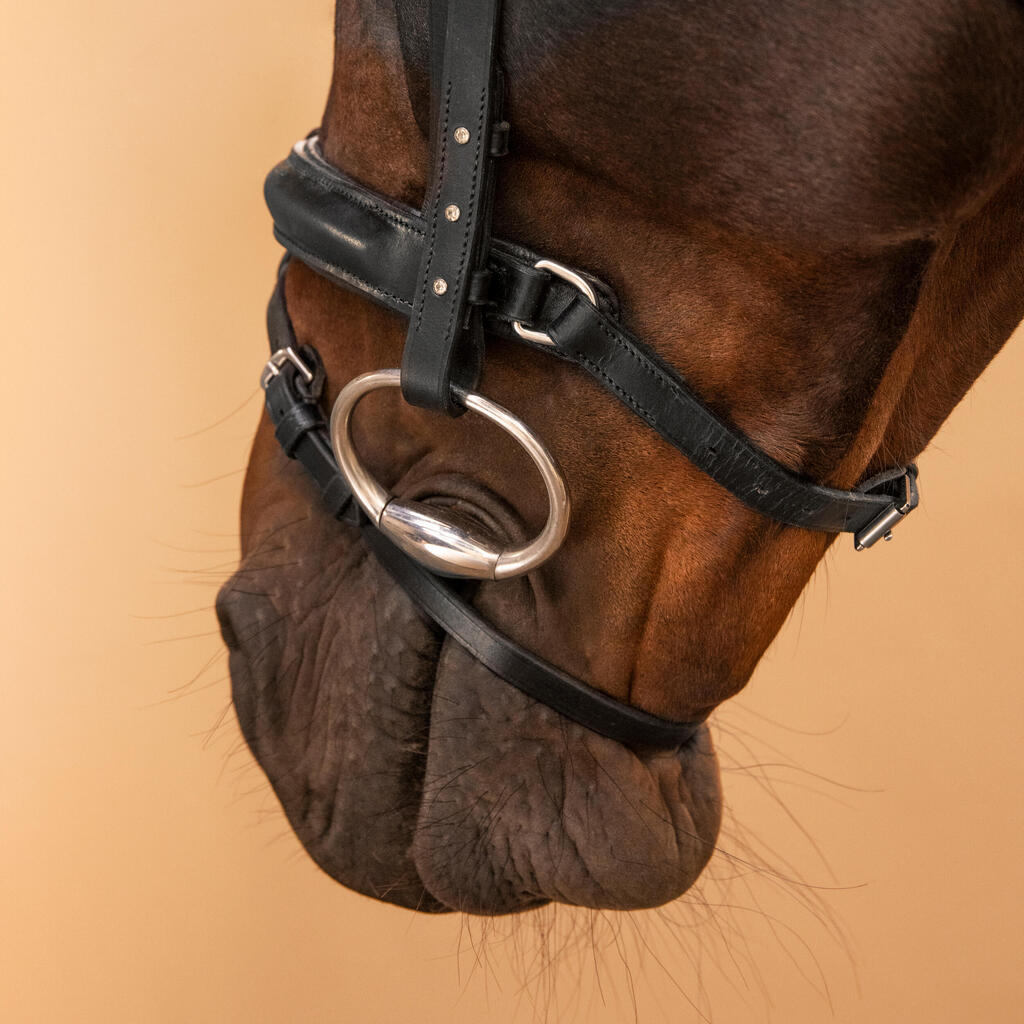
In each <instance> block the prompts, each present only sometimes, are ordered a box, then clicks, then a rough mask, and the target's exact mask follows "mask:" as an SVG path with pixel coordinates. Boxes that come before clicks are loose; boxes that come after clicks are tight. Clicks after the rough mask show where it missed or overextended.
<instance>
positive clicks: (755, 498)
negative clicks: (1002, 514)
mask: <svg viewBox="0 0 1024 1024" xmlns="http://www.w3.org/2000/svg"><path fill="white" fill-rule="evenodd" d="M548 333H549V334H550V335H551V337H552V338H553V339H554V341H555V344H556V345H558V348H559V350H560V351H561V352H563V353H564V354H566V355H570V356H572V357H573V358H574V359H575V360H576V361H577V362H579V363H580V364H581V365H582V366H583V367H584V368H585V369H586V370H587V371H588V372H589V373H590V374H591V376H593V377H595V378H596V379H597V380H598V381H600V382H601V384H602V385H604V387H605V388H606V389H607V390H608V391H609V392H610V393H611V394H613V395H615V397H617V398H618V399H619V400H620V401H622V402H624V403H625V404H626V405H628V406H629V408H630V409H632V410H633V412H635V413H636V414H637V415H638V416H639V417H640V418H641V419H642V420H644V421H645V422H646V423H648V424H649V425H650V426H651V427H653V428H654V429H655V430H656V431H657V432H658V433H659V434H660V435H661V436H662V437H663V438H664V439H665V440H666V441H668V442H669V444H671V445H673V446H674V447H675V448H678V449H679V451H681V452H682V453H683V454H684V455H685V456H686V457H687V458H688V459H689V460H690V461H691V462H692V463H693V464H694V465H695V466H697V468H698V469H701V470H703V471H704V472H705V473H707V475H708V476H710V477H711V478H712V479H713V480H714V481H715V482H716V483H718V484H720V485H721V486H722V487H724V488H725V489H726V490H727V491H729V492H730V493H732V494H733V495H734V496H735V497H737V498H739V500H740V501H742V502H743V503H744V504H745V505H747V506H748V507H750V508H752V509H754V511H756V512H760V513H761V515H763V516H766V517H767V518H769V519H774V520H775V521H776V522H779V523H786V524H787V525H789V526H801V527H803V528H804V529H811V530H823V531H826V532H836V533H838V532H841V531H844V530H849V531H853V532H857V531H859V530H862V529H863V528H864V527H865V526H867V525H868V523H870V522H871V521H872V520H873V519H875V518H876V517H877V516H878V515H879V513H881V512H884V511H885V510H887V509H888V508H889V507H890V506H891V505H892V503H893V500H892V498H891V497H890V495H889V494H888V493H882V494H876V493H868V492H866V491H841V490H837V489H836V488H833V487H822V486H821V485H820V484H815V483H812V482H811V481H809V480H804V479H802V478H801V477H799V476H797V475H796V474H795V473H793V472H792V471H791V470H789V469H787V468H786V467H785V466H783V465H782V464H781V463H779V462H776V461H775V459H773V458H772V457H771V456H770V455H767V454H766V453H765V452H763V451H761V450H760V449H759V448H757V447H756V446H755V445H754V444H753V443H752V442H751V441H750V440H748V439H747V437H746V436H745V435H744V434H742V433H740V432H739V431H738V430H736V429H735V428H733V427H731V426H729V425H728V424H726V423H725V422H723V421H722V420H721V419H719V418H718V417H717V416H716V415H715V414H714V413H712V412H711V411H710V410H709V409H708V408H707V407H706V406H705V405H704V404H703V403H702V402H701V400H700V399H699V398H698V397H697V396H696V395H695V394H694V393H693V392H692V391H691V390H690V388H689V386H688V385H687V383H686V381H684V380H683V378H682V377H680V376H679V374H678V373H677V372H676V371H675V370H673V369H672V367H670V366H668V365H667V364H666V363H665V362H663V361H662V360H661V359H660V358H659V357H658V355H657V354H656V353H655V352H653V351H652V350H651V349H649V348H648V347H647V346H646V345H643V344H642V343H641V342H640V341H638V340H637V339H636V338H634V337H633V336H632V335H631V334H629V332H628V331H626V330H625V329H624V328H623V327H622V326H621V325H620V324H618V323H617V322H615V321H614V320H612V319H611V318H610V317H608V316H607V315H606V314H605V313H603V312H602V311H601V310H599V309H597V308H595V307H594V306H593V305H592V304H591V303H590V302H588V301H587V300H586V299H585V298H583V297H582V296H578V297H577V298H575V299H574V300H573V301H572V302H571V303H570V304H569V306H568V307H567V308H566V309H565V310H564V311H563V312H562V313H561V315H560V316H559V317H558V318H557V319H556V320H555V322H554V323H552V324H551V325H550V327H549V328H548ZM904 475H905V470H903V469H901V470H900V471H899V472H898V473H897V475H896V478H900V477H903V476H904ZM892 479H895V478H892V477H886V479H885V481H884V482H885V483H889V482H890V480H892Z"/></svg>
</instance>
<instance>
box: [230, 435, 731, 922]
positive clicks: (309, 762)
mask: <svg viewBox="0 0 1024 1024" xmlns="http://www.w3.org/2000/svg"><path fill="white" fill-rule="evenodd" d="M270 454H271V457H273V454H274V453H272V452H271V453H270ZM281 473H282V476H283V478H284V479H283V480H282V481H281V485H280V488H277V487H275V488H274V490H275V491H278V490H280V494H281V498H282V502H281V503H282V504H286V505H287V507H288V519H287V520H286V521H285V522H284V523H283V524H282V525H276V523H277V521H278V520H279V519H280V518H281V515H280V512H279V509H278V507H277V506H276V505H275V504H270V505H269V506H268V507H267V508H266V514H265V517H264V520H265V521H264V522H263V523H260V524H258V525H256V526H255V527H254V529H255V531H256V533H257V534H258V539H255V540H254V544H253V547H252V549H251V551H249V552H248V553H247V555H246V557H245V559H244V562H243V565H242V568H241V569H240V571H239V573H238V574H237V575H236V576H235V577H234V579H233V580H232V581H231V582H229V583H228V584H227V585H226V586H225V588H224V589H223V591H222V593H221V596H220V599H219V601H218V612H219V614H220V618H221V623H222V628H223V632H224V637H225V640H226V642H227V644H228V647H229V650H230V667H231V677H232V681H233V696H234V702H235V707H236V710H237V713H238V718H239V721H240V723H241V725H242V728H243V731H244V733H245V736H246V739H247V741H248V742H249V745H250V746H251V748H252V750H253V751H254V753H255V754H256V756H257V758H258V759H259V761H260V763H261V765H262V766H263V768H264V770H265V771H266V773H267V775H268V777H269V779H270V781H271V783H272V784H273V786H274V789H275V791H276V793H277V795H278V797H279V799H280V800H281V803H282V806H283V807H284V809H285V811H286V813H287V815H288V818H289V821H290V822H291V825H292V827H293V828H294V829H295V831H296V833H297V834H298V836H299V837H300V839H301V840H302V842H303V844H304V845H305V846H306V848H307V850H308V851H309V852H310V854H311V855H312V856H313V858H314V859H315V860H316V862H317V863H318V864H319V865H320V866H321V867H322V868H323V869H324V870H325V871H327V872H328V873H329V874H330V875H332V876H333V877H334V878H336V879H338V880H339V881H341V882H342V883H344V884H345V885H347V886H349V887H351V888H353V889H356V890H358V891H360V892H363V893H366V894H367V895H370V896H374V897H377V898H379V899H384V900H388V901H390V902H394V903H398V904H402V905H404V906H408V907H413V908H416V909H419V910H425V911H444V910H449V909H460V910H466V911H471V912H474V913H480V914H496V913H507V912H510V911H516V910H522V909H526V908H528V907H533V906H537V905H540V904H542V903H545V902H547V901H548V900H552V899H554V900H559V901H562V902H566V903H573V904H580V905H583V906H591V907H608V908H626V907H649V906H656V905H659V904H662V903H665V902H667V901H668V900H671V899H673V898H674V897H676V896H677V895H679V894H680V893H682V892H684V891H685V890H686V889H687V888H688V887H689V886H690V885H691V884H692V882H693V881H694V879H695V878H696V877H697V875H698V874H699V873H700V871H701V869H702V867H703V866H704V864H705V862H706V861H707V859H708V857H709V856H710V854H711V851H712V849H713V847H714V841H715V837H716V833H717V829H718V822H719V815H720V797H719V789H718V774H717V767H716V761H715V756H714V752H713V750H712V747H711V742H710V739H709V736H708V732H707V729H706V728H705V729H702V730H701V731H700V732H699V734H698V735H697V736H696V737H695V738H694V739H693V740H692V741H691V742H690V743H688V744H686V745H685V746H684V747H683V748H681V749H679V750H677V751H672V752H657V753H655V752H643V751H633V750H629V749H627V748H626V747H624V746H622V745H621V744H618V743H616V742H614V741H612V740H609V739H605V738H603V737H601V736H597V735H595V734H593V733H591V732H589V731H588V730H586V729H584V728H583V727H581V726H578V725H576V724H575V723H572V722H569V721H567V720H566V719H564V718H563V717H562V716H560V715H559V714H557V713H556V712H554V711H552V710H551V709H549V708H547V707H545V706H543V705H540V704H538V703H537V702H535V701H533V700H531V699H530V698H528V697H525V696H524V695H522V694H521V693H519V691H517V690H515V689H514V688H513V687H511V686H509V685H508V684H507V683H505V682H503V681H502V680H500V679H498V678H497V677H496V676H494V675H493V674H492V673H491V672H490V671H488V670H487V669H486V668H484V667H483V666H482V665H480V664H479V663H477V662H476V661H475V660H474V659H473V658H472V657H471V656H470V655H469V654H467V652H466V651H464V650H463V649H462V648H461V647H460V646H459V645H458V644H457V643H455V642H453V641H452V640H450V639H449V638H447V637H445V636H444V635H443V634H442V635H439V634H438V631H437V630H436V628H435V627H433V626H432V624H430V623H428V622H427V621H426V620H425V619H424V618H423V616H422V615H421V614H420V613H419V612H418V611H417V610H416V609H415V608H414V607H413V605H412V603H411V601H410V600H409V598H408V597H407V596H406V595H405V593H404V592H403V591H402V590H401V589H400V588H399V587H398V586H396V584H395V583H394V582H393V581H392V580H391V579H390V577H389V576H388V575H387V573H386V572H385V570H384V569H382V568H381V566H380V565H379V564H378V563H377V562H376V560H375V559H374V557H373V555H372V554H370V553H369V552H368V550H367V549H366V547H365V546H364V545H363V543H362V542H361V540H360V538H359V534H358V532H357V531H355V530H353V529H351V528H347V527H342V526H341V525H340V524H338V523H335V522H333V521H331V520H330V519H329V518H328V517H327V516H326V514H325V513H323V512H322V511H321V509H320V508H319V507H318V506H317V504H316V502H315V499H313V496H312V495H311V494H309V491H310V490H311V488H309V486H308V485H307V484H306V482H305V481H304V480H302V479H301V478H299V479H296V478H295V477H296V474H295V472H294V467H292V466H289V465H285V466H283V467H281ZM289 487H292V488H295V489H296V490H298V491H299V493H301V494H303V495H304V496H305V497H306V498H307V500H308V504H307V505H306V506H305V507H304V508H296V507H295V506H296V502H295V501H294V500H293V499H292V498H291V497H289V496H288V495H287V494H286V493H285V491H286V490H287V488H289ZM296 512H298V513H299V514H298V515H296ZM512 586H515V585H514V584H513V585H512ZM484 589H485V590H486V588H484ZM518 589H519V596H520V597H521V598H522V597H528V594H527V588H526V587H525V586H520V587H519V588H518ZM486 596H487V595H486V593H484V594H482V595H480V597H481V598H482V599H481V600H480V601H479V603H480V605H481V607H483V608H484V609H485V610H487V611H488V613H489V614H500V613H501V612H502V610H506V611H507V610H508V609H509V604H508V602H501V601H499V602H496V605H497V607H495V608H494V610H493V612H492V611H491V610H489V609H487V605H488V603H489V602H488V601H487V600H486ZM502 605H504V608H503V607H502ZM512 610H513V611H514V613H515V614H517V615H518V618H519V619H520V627H521V628H522V627H523V626H524V625H525V624H526V619H527V618H528V615H529V612H528V611H523V610H522V608H516V607H515V605H514V604H513V605H512Z"/></svg>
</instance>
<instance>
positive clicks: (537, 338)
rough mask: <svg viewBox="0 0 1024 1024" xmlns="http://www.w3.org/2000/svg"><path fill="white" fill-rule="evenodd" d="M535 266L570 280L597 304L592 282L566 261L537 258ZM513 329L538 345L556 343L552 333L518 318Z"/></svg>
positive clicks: (537, 268)
mask: <svg viewBox="0 0 1024 1024" xmlns="http://www.w3.org/2000/svg"><path fill="white" fill-rule="evenodd" d="M533 267H534V270H549V271H550V272H551V273H552V274H554V275H555V277H560V278H561V279H562V280H563V281H568V282H569V284H571V285H575V286H576V287H577V288H579V290H580V291H581V292H583V294H584V295H585V296H586V297H587V299H588V300H589V302H590V304H591V305H592V306H596V305H597V294H596V292H595V291H594V289H593V287H592V286H591V284H590V282H589V281H588V280H587V279H586V278H585V277H583V276H581V275H580V274H577V273H576V271H575V270H573V269H572V268H571V267H567V266H566V265H565V264H564V263H557V262H556V261H555V260H537V262H536V263H534V265H533ZM512 330H514V331H515V332H516V334H518V335H519V337H520V338H523V339H524V340H526V341H534V342H536V343H537V344H538V345H554V344H555V342H554V340H553V339H552V337H551V335H550V334H548V333H547V332H546V331H534V330H531V329H530V328H529V327H524V326H523V325H522V324H521V323H520V322H519V321H518V320H513V321H512Z"/></svg>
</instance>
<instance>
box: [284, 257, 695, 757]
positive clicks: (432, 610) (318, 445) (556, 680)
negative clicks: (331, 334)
mask: <svg viewBox="0 0 1024 1024" xmlns="http://www.w3.org/2000/svg"><path fill="white" fill-rule="evenodd" d="M285 266H286V262H285V264H282V270H281V272H280V273H279V275H278V281H277V286H276V287H275V289H274V292H273V294H272V296H271V298H270V304H269V305H268V307H267V331H268V334H269V336H270V349H271V352H272V353H273V352H276V351H279V350H283V349H286V348H291V349H292V350H293V351H295V352H297V353H298V354H299V356H300V357H301V358H302V360H303V362H304V364H305V365H306V366H307V367H308V368H310V369H312V370H313V371H314V378H313V381H312V383H310V384H306V383H305V381H304V379H303V377H302V375H301V374H300V372H299V371H298V369H297V368H296V367H295V366H294V365H293V364H291V363H285V364H284V365H283V366H281V368H280V370H279V372H278V373H277V375H275V376H271V377H270V378H269V379H268V380H267V383H266V408H267V414H268V415H269V417H270V419H271V422H273V423H274V425H275V433H276V435H277V438H278V440H279V441H280V442H281V447H282V449H283V450H284V452H285V454H286V455H288V457H289V458H292V459H296V460H297V461H298V462H299V463H301V465H302V466H303V467H304V468H305V469H306V471H307V472H308V473H309V475H310V476H311V477H312V478H313V480H314V481H315V482H316V484H317V485H318V487H319V488H320V493H321V497H322V499H323V501H324V503H325V505H326V506H327V508H328V510H329V511H330V513H331V515H333V516H334V517H335V518H336V519H340V520H342V521H343V522H345V523H348V524H349V525H352V526H361V527H362V528H363V540H364V542H365V543H366V544H367V545H368V546H369V547H370V548H371V550H372V551H373V552H374V554H375V555H376V557H377V558H378V560H379V561H380V562H381V564H382V565H383V566H384V567H385V568H386V569H387V571H388V572H389V573H390V574H391V576H392V577H394V579H395V581H396V582H397V583H398V584H399V585H400V586H401V587H402V588H403V589H404V590H405V591H406V593H408V594H409V596H410V597H411V598H412V599H413V601H414V602H415V603H416V605H417V606H418V607H419V608H420V610H421V611H422V612H423V613H424V614H426V615H427V616H428V617H429V618H430V619H432V620H433V621H434V622H435V623H436V624H437V625H438V626H439V627H440V628H441V629H442V630H444V631H445V632H446V633H447V634H448V635H450V636H451V637H452V638H453V639H454V640H455V641H456V642H458V643H459V644H461V645H462V646H463V647H465V648H466V650H468V651H469V652H470V654H472V655H473V656H474V657H475V658H476V659H477V660H478V661H480V662H481V663H482V664H484V665H486V666H487V667H488V668H489V669H490V670H491V671H492V672H493V673H494V674H495V675H497V676H499V677H500V678H501V679H504V680H505V681H506V682H508V683H511V684H512V685H513V686H515V687H516V688H517V689H519V690H521V691H522V692H523V693H526V694H527V695H528V696H530V697H533V698H534V699H535V700H538V701H540V702H541V703H543V704H547V705H548V706H549V707H552V708H554V709H555V710H556V711H558V712H560V713H561V714H563V715H565V716H566V718H569V719H572V721H574V722H578V723H579V724H580V725H583V726H585V727H586V728H588V729H591V730H592V731H594V732H597V733H600V734H601V735H602V736H607V737H609V738H610V739H613V740H617V741H618V742H620V743H625V744H626V745H627V746H630V747H634V748H642V749H649V750H673V749H676V748H678V747H680V746H682V745H683V744H684V743H686V742H687V741H688V740H690V739H691V738H692V737H693V735H694V734H695V733H696V731H697V730H698V729H699V728H700V725H701V722H673V721H669V720H668V719H665V718H661V717H659V716H658V715H652V714H651V713H650V712H647V711H644V710H643V709H642V708H636V707H633V706H632V705H630V704H624V703H623V702H622V701H619V700H616V699H615V698H613V697H609V696H608V695H607V694H605V693H602V692H601V691H600V690H597V689H595V688H594V687H592V686H589V685H588V684H587V683H585V682H583V681H582V680H579V679H576V678H575V677H573V676H570V675H569V674H568V673H566V672H563V671H562V670H561V669H560V668H558V667H557V666H555V665H552V664H551V663H550V662H548V661H545V660H544V659H543V658H539V657H537V655H535V654H532V653H530V652H529V651H527V650H525V649H524V648H522V647H521V646H520V645H519V644H517V643H516V642H515V641H514V640H512V639H511V637H509V636H506V635H505V634H504V633H502V632H501V631H500V630H499V629H497V628H495V627H494V626H493V625H491V623H489V622H487V620H486V619H484V618H483V617H482V616H481V615H480V614H479V613H478V612H477V611H476V609H475V608H473V606H472V605H470V604H469V603H468V602H467V601H465V600H464V599H463V598H462V597H461V596H460V595H459V594H458V593H457V592H456V590H455V589H454V587H452V585H451V584H450V583H448V582H446V581H445V580H442V579H440V578H439V577H437V576H434V575H433V574H432V573H429V572H427V570H425V569H424V568H422V566H420V565H417V564H416V563H415V562H414V561H413V560H412V559H410V558H409V557H407V556H406V555H404V554H403V553H402V552H401V551H399V550H398V549H397V548H395V547H394V546H393V545H392V544H391V542H390V541H389V540H388V539H387V538H386V537H385V536H384V535H383V534H382V533H380V532H379V531H378V530H377V529H376V527H375V526H374V525H373V524H372V523H371V522H370V521H369V520H368V519H367V518H366V516H364V515H363V514H362V512H361V511H360V509H359V506H358V505H357V504H356V503H355V501H354V500H352V493H351V491H350V490H349V487H348V484H347V483H346V481H345V478H344V477H343V476H342V475H341V472H340V471H339V469H338V464H337V462H336V461H335V458H334V453H333V452H332V450H331V445H330V440H329V436H328V431H327V423H326V420H325V418H324V415H323V410H322V407H321V404H320V402H321V397H322V393H323V384H324V375H323V367H322V364H321V363H320V358H319V356H318V355H317V353H316V350H315V349H314V348H313V347H312V346H310V345H300V344H299V343H298V341H297V339H296V337H295V332H294V329H293V328H292V324H291V320H290V318H289V316H288V310H287V306H286V303H285V295H284V269H285Z"/></svg>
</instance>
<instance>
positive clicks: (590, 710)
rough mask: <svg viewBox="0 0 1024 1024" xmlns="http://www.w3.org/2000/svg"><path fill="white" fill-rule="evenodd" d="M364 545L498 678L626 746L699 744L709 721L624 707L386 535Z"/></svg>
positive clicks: (372, 536) (367, 535)
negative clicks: (483, 612) (522, 642)
mask: <svg viewBox="0 0 1024 1024" xmlns="http://www.w3.org/2000/svg"><path fill="white" fill-rule="evenodd" d="M363 540H364V541H365V542H366V544H368V545H369V547H370V549H371V550H372V551H373V553H374V554H375V555H376V556H377V559H378V560H379V561H380V563H381V564H382V565H383V566H384V567H385V568H386V569H387V570H388V572H389V573H391V575H392V576H393V577H394V578H395V579H396V580H397V581H398V582H399V583H400V584H401V586H402V589H403V590H405V592H406V593H407V594H408V595H409V596H410V597H411V598H412V599H413V601H414V602H415V603H416V604H417V606H418V607H419V608H420V609H421V610H422V611H424V612H426V614H427V615H429V616H430V618H432V619H433V620H434V621H435V622H436V623H437V624H438V625H439V626H441V628H442V629H443V630H444V631H445V632H446V633H447V634H448V635H449V636H450V637H452V638H453V639H454V640H456V641H458V643H459V644H460V645H461V646H462V647H464V648H465V649H466V650H467V651H469V653H470V654H472V655H473V657H474V658H475V659H476V660H477V661H479V662H480V663H481V664H482V665H486V666H487V668H489V669H490V670H491V671H492V672H493V673H494V674H495V675H496V676H499V677H500V678H502V679H504V680H506V681H507V682H510V683H511V684H512V685H513V686H515V687H516V689H517V690H521V691H522V692H523V693H525V694H527V695H528V696H530V697H533V699H534V700H537V701H540V703H542V704H546V705H547V706H548V707H549V708H554V709H555V711H558V712H559V713H560V714H563V715H565V717H566V718H569V719H571V720H572V721H574V722H578V723H579V724H580V725H583V726H586V727H587V728H588V729H590V730H591V731H592V732H596V733H599V734H600V735H602V736H607V737H609V738H610V739H613V740H618V742H619V743H624V744H626V746H629V747H634V748H647V749H650V750H674V749H676V748H678V747H681V746H682V745H683V744H684V743H687V742H688V741H689V740H690V739H692V738H693V736H694V734H695V733H696V732H697V730H698V729H699V728H700V727H701V725H702V724H703V722H704V719H701V720H700V721H695V722H673V721H670V720H669V719H667V718H661V717H660V716H658V715H652V714H651V713H650V712H649V711H644V710H643V708H637V707H634V706H633V705H632V704H624V703H623V702H622V701H620V700H616V699H615V698H614V697H609V696H608V694H606V693H602V692H601V691H600V690H597V689H595V688H594V687H593V686H589V685H588V684H587V683H584V682H582V681H581V680H579V679H576V678H575V677H574V676H571V675H569V674H568V673H567V672H563V671H562V670H561V669H559V668H557V667H556V666H554V665H552V664H551V663H550V662H547V661H544V660H543V659H542V658H539V657H538V656H537V655H536V654H533V653H531V652H530V651H527V650H526V649H525V648H523V647H520V646H519V644H517V643H516V642H515V641H514V640H512V639H511V638H510V637H508V636H506V635H505V634H504V633H500V632H499V631H498V630H496V629H495V628H494V626H492V625H491V624H490V623H489V622H487V620H486V619H484V618H482V617H481V616H480V614H479V613H478V612H477V611H476V609H475V608H473V606H472V605H470V604H467V603H466V602H465V601H463V600H462V598H460V597H459V596H458V595H457V594H456V593H455V591H454V589H453V588H452V587H451V585H450V584H448V583H445V582H444V581H443V580H441V579H440V578H439V577H437V576H434V575H433V573H430V572H428V571H427V570H426V569H424V568H423V566H421V565H419V564H417V563H416V562H414V561H413V560H412V559H411V558H409V557H408V556H407V555H405V554H403V553H402V552H401V551H399V550H398V548H396V547H394V545H392V544H391V542H390V541H389V540H388V539H387V537H385V536H384V535H383V534H382V533H380V532H378V531H377V530H374V529H367V530H366V531H365V532H364V533H363Z"/></svg>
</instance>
